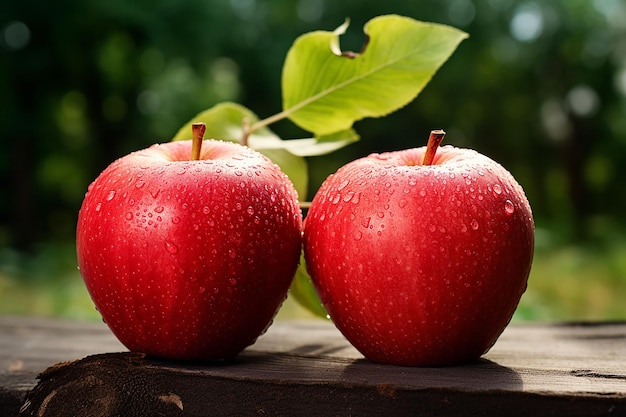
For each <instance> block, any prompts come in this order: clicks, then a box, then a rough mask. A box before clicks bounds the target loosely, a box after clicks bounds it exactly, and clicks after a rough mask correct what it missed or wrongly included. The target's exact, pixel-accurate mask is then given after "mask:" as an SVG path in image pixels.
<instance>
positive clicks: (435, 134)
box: [422, 129, 446, 165]
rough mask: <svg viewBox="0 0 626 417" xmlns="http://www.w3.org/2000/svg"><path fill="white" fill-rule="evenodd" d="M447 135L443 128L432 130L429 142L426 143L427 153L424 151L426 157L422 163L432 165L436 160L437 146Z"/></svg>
mask: <svg viewBox="0 0 626 417" xmlns="http://www.w3.org/2000/svg"><path fill="white" fill-rule="evenodd" d="M445 136H446V132H444V131H443V130H442V129H437V130H431V132H430V136H428V144H427V145H426V153H424V159H423V160H422V165H432V164H433V161H434V160H435V154H436V153H437V148H439V145H441V142H443V138H444V137H445Z"/></svg>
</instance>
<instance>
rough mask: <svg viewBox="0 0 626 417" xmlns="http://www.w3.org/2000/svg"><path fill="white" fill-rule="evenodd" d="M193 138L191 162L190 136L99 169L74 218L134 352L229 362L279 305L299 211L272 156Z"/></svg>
mask: <svg viewBox="0 0 626 417" xmlns="http://www.w3.org/2000/svg"><path fill="white" fill-rule="evenodd" d="M194 137H195V138H196V139H197V134H194ZM195 143H200V146H196V147H195V148H194V155H195V158H196V159H194V160H192V141H180V142H170V143H166V144H162V145H154V146H152V147H150V148H148V149H145V150H142V151H138V152H134V153H131V154H129V155H127V156H125V157H123V158H121V159H119V160H117V161H115V162H114V163H112V164H111V165H110V166H109V167H108V168H106V169H105V170H104V171H103V172H102V173H101V174H100V176H99V177H98V178H97V179H96V180H95V181H94V182H93V183H92V184H91V185H90V187H89V191H88V192H87V194H86V195H85V199H84V201H83V204H82V207H81V209H80V212H79V215H78V226H77V254H78V265H79V268H80V272H81V274H82V276H83V278H84V281H85V284H86V286H87V289H88V290H89V293H90V294H91V297H92V299H93V301H94V303H95V305H96V307H97V308H98V310H99V311H100V313H101V315H102V318H103V319H104V320H105V321H106V323H107V324H108V326H109V327H110V328H111V330H112V331H113V333H114V334H115V335H116V336H117V337H118V339H119V340H120V341H121V342H122V343H123V344H124V345H126V347H128V348H129V349H130V350H132V351H140V352H145V353H147V354H149V355H153V356H158V357H164V358H171V359H192V360H198V359H222V358H230V357H233V356H236V355H237V354H238V353H239V352H240V351H241V350H243V349H244V348H245V347H246V346H249V345H250V344H252V343H254V341H255V340H256V338H257V337H258V336H259V335H260V334H261V333H262V332H263V331H264V329H266V328H267V326H268V325H269V324H270V322H271V320H272V319H273V317H274V315H275V313H276V311H277V310H278V308H279V307H280V305H281V304H282V301H283V300H284V298H285V296H286V293H287V290H288V288H289V285H290V283H291V280H292V278H293V276H294V273H295V270H296V267H297V265H298V261H299V256H300V250H301V233H302V230H301V229H302V218H301V213H300V208H299V205H298V197H297V193H296V191H295V189H294V187H293V185H292V184H291V181H290V180H289V179H288V178H287V176H286V175H285V174H283V173H282V172H281V171H280V169H279V168H278V166H277V165H275V164H274V163H272V162H271V161H270V160H269V159H268V158H266V157H265V156H263V155H261V154H260V153H258V152H256V151H254V150H252V149H250V148H247V147H244V146H241V145H238V144H234V143H230V142H222V141H214V140H208V141H204V142H202V140H201V135H200V139H199V140H196V142H195ZM202 143H204V145H203V146H202Z"/></svg>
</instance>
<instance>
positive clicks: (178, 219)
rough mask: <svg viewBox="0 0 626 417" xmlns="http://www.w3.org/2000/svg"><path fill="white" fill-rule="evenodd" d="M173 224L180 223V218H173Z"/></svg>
mask: <svg viewBox="0 0 626 417" xmlns="http://www.w3.org/2000/svg"><path fill="white" fill-rule="evenodd" d="M172 223H174V224H178V223H180V218H179V217H172Z"/></svg>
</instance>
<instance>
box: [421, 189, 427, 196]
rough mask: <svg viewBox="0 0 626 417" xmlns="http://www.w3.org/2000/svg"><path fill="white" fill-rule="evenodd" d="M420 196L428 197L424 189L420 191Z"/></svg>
mask: <svg viewBox="0 0 626 417" xmlns="http://www.w3.org/2000/svg"><path fill="white" fill-rule="evenodd" d="M420 195H421V196H422V197H426V190H424V189H422V190H420Z"/></svg>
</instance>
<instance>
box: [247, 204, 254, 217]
mask: <svg viewBox="0 0 626 417" xmlns="http://www.w3.org/2000/svg"><path fill="white" fill-rule="evenodd" d="M246 211H247V212H248V214H249V215H251V216H253V215H254V207H252V206H248V209H247V210H246Z"/></svg>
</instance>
